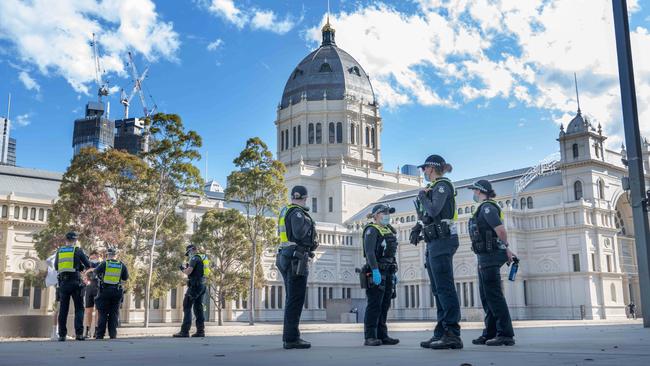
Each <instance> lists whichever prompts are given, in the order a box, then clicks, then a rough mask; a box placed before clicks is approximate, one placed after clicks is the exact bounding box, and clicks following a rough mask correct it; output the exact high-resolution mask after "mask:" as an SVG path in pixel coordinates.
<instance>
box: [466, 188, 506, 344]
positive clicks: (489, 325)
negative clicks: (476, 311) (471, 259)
mask: <svg viewBox="0 0 650 366" xmlns="http://www.w3.org/2000/svg"><path fill="white" fill-rule="evenodd" d="M469 189H471V190H473V191H474V197H473V198H474V201H475V202H477V203H479V206H478V209H477V210H476V211H475V212H474V215H473V216H472V218H471V219H470V221H469V225H468V228H469V234H470V239H471V240H472V250H473V251H474V253H476V256H477V258H478V280H479V293H480V295H481V304H482V305H483V311H484V312H485V328H483V334H481V336H480V337H478V338H477V339H474V340H472V343H473V344H485V345H488V346H502V345H505V346H512V345H514V344H515V341H514V339H513V337H514V331H513V329H512V320H511V319H510V312H509V311H508V304H507V303H506V299H505V297H504V296H503V291H502V289H501V274H500V269H501V266H503V265H504V264H505V263H506V262H507V263H511V262H512V261H513V259H514V258H515V255H514V254H513V253H512V251H510V248H508V235H507V234H506V228H505V226H504V224H503V212H502V211H501V207H499V205H498V204H497V203H496V202H494V201H493V200H492V198H494V197H495V196H496V194H495V193H494V190H493V189H492V184H491V183H490V182H489V181H487V180H479V181H477V182H475V183H474V184H472V185H471V186H470V187H469Z"/></svg>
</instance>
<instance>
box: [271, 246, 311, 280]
mask: <svg viewBox="0 0 650 366" xmlns="http://www.w3.org/2000/svg"><path fill="white" fill-rule="evenodd" d="M287 248H290V249H293V250H292V251H291V250H290V251H291V274H292V275H294V276H306V275H307V273H308V272H307V271H308V268H309V259H311V258H313V257H314V253H313V252H312V251H311V246H309V247H307V246H305V245H302V244H296V243H281V244H280V246H279V247H278V255H280V253H281V252H282V250H284V249H287Z"/></svg>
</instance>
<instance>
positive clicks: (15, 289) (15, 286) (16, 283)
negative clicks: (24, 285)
mask: <svg viewBox="0 0 650 366" xmlns="http://www.w3.org/2000/svg"><path fill="white" fill-rule="evenodd" d="M19 291H20V280H12V281H11V296H14V297H16V296H18V294H19Z"/></svg>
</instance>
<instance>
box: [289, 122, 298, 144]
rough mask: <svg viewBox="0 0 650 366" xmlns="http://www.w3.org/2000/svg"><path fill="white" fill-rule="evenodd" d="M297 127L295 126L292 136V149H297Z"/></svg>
mask: <svg viewBox="0 0 650 366" xmlns="http://www.w3.org/2000/svg"><path fill="white" fill-rule="evenodd" d="M296 142H298V141H297V140H296V126H293V135H292V142H291V147H296Z"/></svg>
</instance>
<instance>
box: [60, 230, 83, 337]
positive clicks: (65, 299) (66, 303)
mask: <svg viewBox="0 0 650 366" xmlns="http://www.w3.org/2000/svg"><path fill="white" fill-rule="evenodd" d="M78 237H79V235H77V233H75V232H73V231H71V232H69V233H67V234H66V236H65V245H64V246H62V247H60V248H59V249H58V250H57V253H56V258H55V259H54V268H55V269H56V270H57V272H59V275H58V281H59V285H58V290H57V291H58V295H59V296H58V297H59V301H60V303H61V307H60V308H59V319H58V322H59V341H61V342H64V341H65V337H66V335H67V334H68V327H67V324H66V323H67V320H68V310H69V309H70V298H72V301H73V302H74V328H75V334H76V339H77V340H78V341H83V340H85V337H84V334H83V332H84V325H83V317H84V304H83V298H82V297H81V291H82V288H83V282H82V280H81V272H82V271H83V270H85V269H86V268H90V261H88V257H86V254H85V253H84V252H83V250H82V249H81V248H77V247H76V244H77V239H78Z"/></svg>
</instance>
